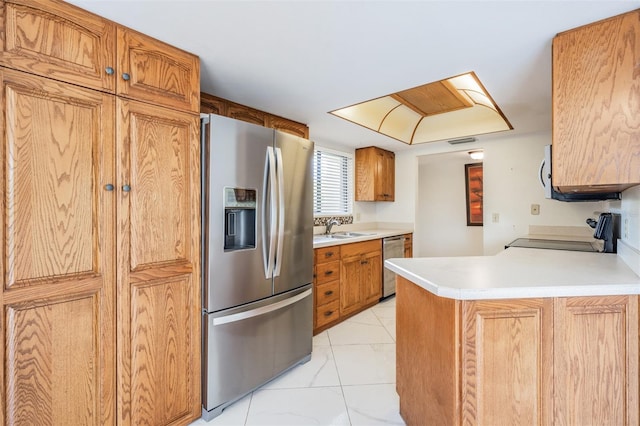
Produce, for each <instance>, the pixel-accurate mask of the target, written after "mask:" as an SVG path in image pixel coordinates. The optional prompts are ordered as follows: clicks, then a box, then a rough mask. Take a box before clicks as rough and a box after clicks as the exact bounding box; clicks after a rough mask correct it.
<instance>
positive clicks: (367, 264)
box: [340, 239, 382, 316]
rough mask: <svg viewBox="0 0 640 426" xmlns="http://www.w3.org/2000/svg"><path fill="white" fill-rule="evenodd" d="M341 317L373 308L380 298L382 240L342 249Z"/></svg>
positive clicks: (346, 246) (355, 244)
mask: <svg viewBox="0 0 640 426" xmlns="http://www.w3.org/2000/svg"><path fill="white" fill-rule="evenodd" d="M341 253H342V262H341V263H342V266H341V268H342V270H341V273H340V276H341V282H340V315H341V316H346V315H349V314H352V313H354V312H357V311H360V310H362V309H364V308H365V307H367V306H369V305H371V304H375V303H377V302H378V301H379V300H380V297H381V296H382V240H379V239H377V240H371V241H364V242H361V243H351V244H345V245H344V246H342V247H341Z"/></svg>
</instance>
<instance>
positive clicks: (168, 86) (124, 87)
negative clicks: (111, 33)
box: [117, 27, 200, 112]
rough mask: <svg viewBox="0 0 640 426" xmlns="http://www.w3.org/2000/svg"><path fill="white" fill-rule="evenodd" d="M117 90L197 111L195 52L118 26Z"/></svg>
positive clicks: (198, 86) (156, 103)
mask: <svg viewBox="0 0 640 426" xmlns="http://www.w3.org/2000/svg"><path fill="white" fill-rule="evenodd" d="M117 72H118V76H117V81H118V84H117V94H118V95H120V96H124V97H126V98H131V99H137V100H141V101H146V102H151V103H153V104H155V105H163V106H166V107H169V108H173V109H179V110H185V111H192V112H198V111H200V61H199V59H198V57H197V56H195V55H192V54H190V53H187V52H185V51H182V50H180V49H178V48H176V47H173V46H170V45H168V44H165V43H163V42H161V41H158V40H156V39H153V38H151V37H148V36H146V35H144V34H141V33H138V32H136V31H133V30H130V29H127V28H122V27H118V70H117Z"/></svg>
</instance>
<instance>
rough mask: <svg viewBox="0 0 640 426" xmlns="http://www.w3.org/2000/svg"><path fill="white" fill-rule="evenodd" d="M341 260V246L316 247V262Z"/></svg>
mask: <svg viewBox="0 0 640 426" xmlns="http://www.w3.org/2000/svg"><path fill="white" fill-rule="evenodd" d="M334 260H340V246H331V247H323V248H319V249H316V264H318V263H325V262H332V261H334Z"/></svg>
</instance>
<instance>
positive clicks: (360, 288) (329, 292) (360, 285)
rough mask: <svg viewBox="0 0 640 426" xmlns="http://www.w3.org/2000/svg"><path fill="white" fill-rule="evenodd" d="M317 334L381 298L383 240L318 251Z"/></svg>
mask: <svg viewBox="0 0 640 426" xmlns="http://www.w3.org/2000/svg"><path fill="white" fill-rule="evenodd" d="M315 263H316V265H315V281H314V300H315V310H314V327H313V330H314V334H317V333H319V332H320V331H322V330H324V329H326V328H329V327H331V326H333V325H335V324H337V323H338V322H340V321H342V320H344V319H346V318H348V317H349V316H351V315H354V314H356V313H358V312H360V311H362V310H364V309H366V308H368V307H370V306H372V305H375V304H376V303H378V301H379V300H380V297H381V295H382V240H380V239H376V240H370V241H364V242H359V243H351V244H344V245H339V246H331V247H325V248H320V249H316V250H315Z"/></svg>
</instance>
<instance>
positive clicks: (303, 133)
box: [265, 115, 309, 139]
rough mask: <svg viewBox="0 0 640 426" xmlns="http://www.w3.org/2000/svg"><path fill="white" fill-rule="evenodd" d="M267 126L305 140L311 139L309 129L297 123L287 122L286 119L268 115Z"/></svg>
mask: <svg viewBox="0 0 640 426" xmlns="http://www.w3.org/2000/svg"><path fill="white" fill-rule="evenodd" d="M265 126H266V127H269V128H271V129H276V130H280V131H281V132H285V133H289V134H292V135H295V136H299V137H301V138H304V139H309V127H307V126H306V125H304V124H301V123H297V122H295V121H291V120H287V119H286V118H282V117H278V116H277V115H267V117H266V120H265Z"/></svg>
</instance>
